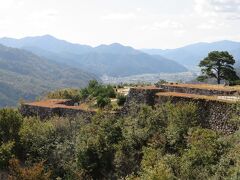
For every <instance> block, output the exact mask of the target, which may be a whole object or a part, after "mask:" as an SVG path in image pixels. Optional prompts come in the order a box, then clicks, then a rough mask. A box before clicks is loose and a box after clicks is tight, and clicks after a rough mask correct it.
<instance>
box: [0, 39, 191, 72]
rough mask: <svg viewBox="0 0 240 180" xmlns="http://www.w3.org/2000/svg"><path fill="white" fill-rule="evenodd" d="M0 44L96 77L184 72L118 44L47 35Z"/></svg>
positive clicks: (165, 60) (167, 60)
mask: <svg viewBox="0 0 240 180" xmlns="http://www.w3.org/2000/svg"><path fill="white" fill-rule="evenodd" d="M0 43H3V44H4V45H6V46H10V47H17V48H22V49H26V50H28V51H31V52H33V53H35V54H37V55H39V56H42V57H44V58H47V59H51V60H54V61H56V62H61V63H64V64H67V65H69V66H72V67H81V68H83V69H85V70H87V71H90V72H92V73H95V74H97V75H99V76H102V75H109V76H129V75H136V74H143V73H162V72H165V73H172V72H185V71H187V69H186V68H185V67H184V66H182V65H180V64H179V63H176V62H174V61H172V60H169V59H167V58H163V57H161V56H158V57H157V58H156V57H153V56H151V55H148V54H145V53H143V52H141V51H138V50H136V49H134V48H132V47H128V46H123V45H121V44H118V43H114V44H111V45H100V46H98V47H95V48H93V47H90V46H86V45H80V44H72V43H69V42H67V41H63V40H58V39H56V38H55V37H52V36H49V35H45V36H38V37H27V38H23V39H11V38H2V39H0ZM50 46H51V47H50ZM52 46H54V48H53V47H52ZM169 67H171V68H169Z"/></svg>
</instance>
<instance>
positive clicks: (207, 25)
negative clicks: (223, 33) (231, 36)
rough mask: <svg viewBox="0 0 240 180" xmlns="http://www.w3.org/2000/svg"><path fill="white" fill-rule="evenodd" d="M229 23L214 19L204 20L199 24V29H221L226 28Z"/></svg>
mask: <svg viewBox="0 0 240 180" xmlns="http://www.w3.org/2000/svg"><path fill="white" fill-rule="evenodd" d="M226 27H229V25H227V24H225V23H224V22H218V21H216V20H214V19H212V20H208V21H205V22H202V23H201V24H199V25H198V26H197V28H198V29H204V30H212V29H219V28H226Z"/></svg>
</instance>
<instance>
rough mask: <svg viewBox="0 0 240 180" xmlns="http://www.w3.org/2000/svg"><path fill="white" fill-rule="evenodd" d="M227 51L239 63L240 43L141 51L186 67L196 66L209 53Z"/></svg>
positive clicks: (200, 44)
mask: <svg viewBox="0 0 240 180" xmlns="http://www.w3.org/2000/svg"><path fill="white" fill-rule="evenodd" d="M215 50H217V51H229V53H230V54H232V55H233V56H234V58H235V60H236V61H237V64H239V63H240V42H234V41H226V40H225V41H218V42H213V43H196V44H191V45H188V46H184V47H181V48H177V49H167V50H162V49H143V50H142V51H143V52H145V53H148V54H151V55H153V54H154V55H156V54H157V55H161V56H164V57H166V58H169V59H172V60H174V61H176V62H178V63H180V64H183V65H186V66H196V65H198V64H199V62H200V60H202V59H203V58H204V57H206V56H207V55H208V53H209V52H210V51H215Z"/></svg>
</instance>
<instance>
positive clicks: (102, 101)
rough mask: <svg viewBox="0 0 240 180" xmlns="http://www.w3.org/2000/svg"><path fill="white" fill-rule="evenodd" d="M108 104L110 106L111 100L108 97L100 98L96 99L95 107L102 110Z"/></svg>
mask: <svg viewBox="0 0 240 180" xmlns="http://www.w3.org/2000/svg"><path fill="white" fill-rule="evenodd" d="M110 104H111V100H110V99H109V98H108V97H102V96H98V97H97V106H98V107H99V108H104V107H106V106H107V105H110Z"/></svg>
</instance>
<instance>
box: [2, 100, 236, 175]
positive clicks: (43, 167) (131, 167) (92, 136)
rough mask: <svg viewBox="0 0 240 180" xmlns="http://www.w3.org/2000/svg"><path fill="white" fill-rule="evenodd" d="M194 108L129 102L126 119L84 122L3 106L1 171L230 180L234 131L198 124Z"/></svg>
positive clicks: (102, 117)
mask: <svg viewBox="0 0 240 180" xmlns="http://www.w3.org/2000/svg"><path fill="white" fill-rule="evenodd" d="M197 111H198V107H197V105H195V104H192V103H189V104H176V105H173V104H170V103H166V104H163V105H161V106H157V107H154V108H152V107H149V106H145V105H142V106H136V105H132V106H131V109H130V110H129V112H130V113H129V114H127V115H125V116H122V117H119V116H118V117H117V116H115V115H113V114H109V113H107V112H105V113H99V114H97V115H95V116H94V117H92V118H91V120H90V122H88V123H86V120H85V119H84V118H83V117H76V118H59V117H53V118H51V119H49V120H48V121H40V120H39V119H38V118H36V117H32V118H22V117H21V116H20V115H19V113H18V112H17V111H15V110H12V109H2V110H0V138H1V139H0V155H1V156H0V165H1V167H0V168H1V169H5V170H7V171H8V172H9V173H10V176H9V178H10V179H11V178H12V179H19V178H20V179H23V180H25V179H26V180H27V179H29V177H32V178H30V179H56V178H57V177H60V178H62V179H121V178H125V179H144V180H145V179H147V180H148V179H237V177H238V176H239V173H240V172H239V169H240V152H239V149H240V143H239V137H240V132H239V131H237V132H236V133H234V134H232V135H229V136H224V135H222V134H219V133H217V132H215V131H213V130H210V129H204V128H202V127H201V126H200V121H201V119H200V118H199V116H198V114H197ZM6 127H7V128H6ZM40 177H41V178H40Z"/></svg>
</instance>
